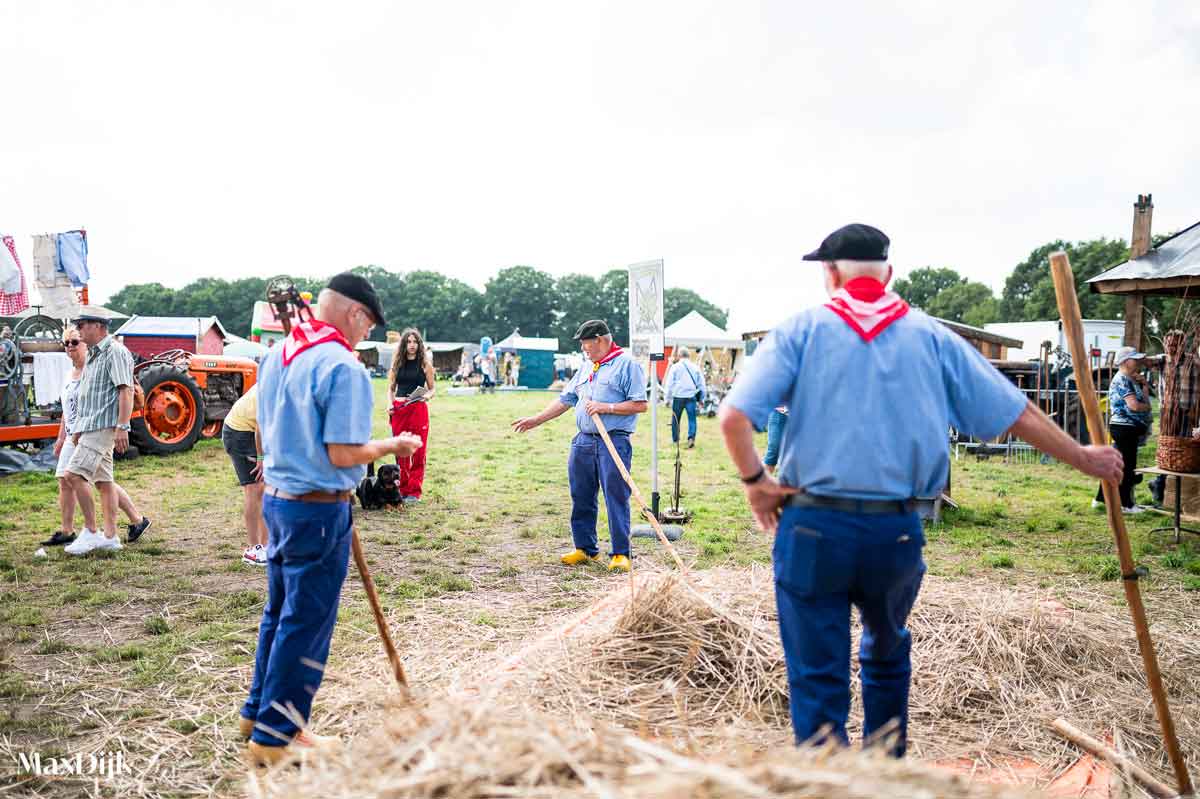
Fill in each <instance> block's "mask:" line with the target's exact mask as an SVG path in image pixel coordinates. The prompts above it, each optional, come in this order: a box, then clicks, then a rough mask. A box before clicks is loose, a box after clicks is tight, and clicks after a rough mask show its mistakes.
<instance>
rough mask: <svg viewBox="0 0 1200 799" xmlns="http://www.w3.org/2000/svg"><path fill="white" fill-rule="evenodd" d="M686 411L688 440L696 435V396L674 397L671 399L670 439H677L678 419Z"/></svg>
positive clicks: (675, 440) (673, 440) (674, 440)
mask: <svg viewBox="0 0 1200 799" xmlns="http://www.w3.org/2000/svg"><path fill="white" fill-rule="evenodd" d="M684 411H687V418H688V440H689V441H690V440H691V439H693V438H695V437H696V398H695V397H675V398H674V399H672V400H671V441H672V442H677V441H679V419H680V417H682V416H683V412H684Z"/></svg>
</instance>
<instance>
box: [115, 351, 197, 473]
mask: <svg viewBox="0 0 1200 799" xmlns="http://www.w3.org/2000/svg"><path fill="white" fill-rule="evenodd" d="M138 382H139V383H141V386H142V391H143V392H145V394H146V404H145V407H144V408H142V415H141V417H140V418H137V419H134V420H133V422H132V425H131V426H132V428H133V442H134V443H135V444H137V446H138V449H140V450H141V451H142V452H143V453H151V454H154V455H169V454H170V453H172V452H184V451H186V450H189V449H191V448H192V445H193V444H195V443H196V439H197V438H199V437H200V430H201V429H202V428H203V427H204V399H203V397H202V396H201V394H200V387H199V386H197V385H196V381H195V380H193V379H192V376H191V375H190V374H188V373H187V370H186V369H182V368H180V367H179V366H176V365H174V364H169V363H156V364H154V365H152V366H147V367H146V368H145V369H143V370H141V372H139V373H138Z"/></svg>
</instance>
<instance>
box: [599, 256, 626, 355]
mask: <svg viewBox="0 0 1200 799" xmlns="http://www.w3.org/2000/svg"><path fill="white" fill-rule="evenodd" d="M597 288H598V289H599V291H598V296H599V299H600V303H599V305H598V306H597V309H598V310H599V313H598V314H597V315H596V317H595V318H596V319H603V320H605V321H606V322H608V327H609V329H610V330H612V334H613V341H615V342H617V343H618V344H620V345H621V346H627V345H628V344H629V270H628V269H610V270H608V271H607V272H605V273H604V274H603V275H601V276H600V280H599V281H597Z"/></svg>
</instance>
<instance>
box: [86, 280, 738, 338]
mask: <svg viewBox="0 0 1200 799" xmlns="http://www.w3.org/2000/svg"><path fill="white" fill-rule="evenodd" d="M351 271H353V272H356V273H358V274H361V275H363V276H364V277H366V278H367V279H368V280H370V281H371V284H372V285H373V286H374V287H375V291H376V292H377V293H378V294H379V299H380V302H381V303H382V304H383V312H384V315H385V316H386V317H387V321H388V328H390V329H392V330H399V329H401V328H404V327H415V328H416V329H418V330H420V331H422V333H423V335H424V336H425V338H426V339H427V340H429V341H478V340H479V338H480V337H481V336H491V337H493V338H496V337H497V336H499V337H504V336H507V335H508V334H509V333H511V332H512V331H513V330H516V329H520V331H521V335H524V336H536V337H551V338H557V339H558V346H559V348H560V349H562V350H568V349H572V347H573V345H572V344H571V336H573V335H574V334H575V330H576V328H577V327H578V326H579V323H580V322H582V321H584V320H587V319H604V320H607V322H608V324H609V326H610V327H611V328H612V331H613V335H614V337H615V338H616V340H617V341H620V342H627V341H628V340H629V273H628V271H626V270H624V269H612V270H610V271H608V272H606V273H604V274H603V275H600V276H599V277H593V276H591V275H584V274H578V273H576V274H569V275H563V276H562V277H557V278H556V277H554V276H553V275H550V274H548V273H546V272H543V271H541V270H539V269H535V268H534V267H531V266H513V267H509V268H507V269H501V270H500V271H499V272H498V273H496V275H495V276H494V277H493V278H491V279H490V280H488V282H487V284H486V285H485V286H484V290H483V291H479V290H477V289H476V288H474V287H473V286H470V285H468V284H467V283H464V282H463V281H461V280H456V279H455V278H452V277H448V276H446V275H443V274H441V273H440V272H434V271H430V270H416V271H412V272H393V271H391V270H389V269H385V268H383V267H381V266H375V265H371V266H359V267H356V268H354V269H353V270H351ZM268 282H269V279H267V278H260V277H246V278H241V279H238V280H224V279H221V278H211V277H206V278H201V279H199V280H196V281H194V282H192V283H189V284H188V285H186V286H184V287H183V288H181V289H171V288H167V287H166V286H163V285H162V284H161V283H135V284H131V285H128V286H125V287H124V288H122V289H121V290H120V291H118V292H117V293H115V294H113V296H112V297H111V298H110V299H109V300H108V302H107V303H106V305H107V306H108V307H110V308H112V309H113V310H115V311H120V312H121V313H126V314H130V315H132V314H140V315H142V316H216V317H218V318H220V320H221V323H222V324H223V325H224V326H225V328H226V329H227V330H228V331H229V332H231V333H234V334H236V335H239V336H249V335H250V325H251V322H252V317H253V310H254V302H255V301H256V300H265V299H266V287H267V283H268ZM327 282H328V278H298V279H296V286H297V287H298V288H300V290H301V291H311V292H313V295H314V296H316V295H317V293H318V292H319V291H320V290H321V288H322V287H324V286H325V284H326V283H327ZM693 310H695V311H699V312H700V313H701V314H703V315H704V316H705V317H706V318H707V319H708V320H709V321H710V322H712V323H714V324H715V325H717V326H718V327H722V328H723V327H725V324H726V322H727V321H728V318H729V312H728V310H727V309H722V308H719V307H717V306H716V305H714V304H713V303H711V302H709V301H707V300H705V299H704V298H702V297H701V296H700V295H699V294H697V293H696V292H694V291H691V290H690V289H684V288H668V289H666V290H665V291H664V292H663V311H664V318H665V322H666V324H668V325H669V324H672V323H674V322H676V321H678V320H679V319H681V318H683V317H684V316H686V315H687V314H688V313H689V312H690V311H693ZM385 336H386V331H385V330H382V329H378V328H377V329H376V330H375V331H374V332H373V333H372V338H374V339H377V340H380V341H382V340H383V339H384V337H385Z"/></svg>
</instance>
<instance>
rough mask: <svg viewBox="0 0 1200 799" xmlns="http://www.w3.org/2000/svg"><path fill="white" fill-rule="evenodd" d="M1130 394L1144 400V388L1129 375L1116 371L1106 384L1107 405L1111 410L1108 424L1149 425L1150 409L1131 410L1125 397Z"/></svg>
mask: <svg viewBox="0 0 1200 799" xmlns="http://www.w3.org/2000/svg"><path fill="white" fill-rule="evenodd" d="M1130 394H1132V395H1133V396H1134V398H1135V399H1137V401H1138V402H1145V401H1146V390H1145V389H1143V388H1142V387H1141V386H1139V385H1138V384H1137V383H1135V382H1134V381H1133V380H1132V379H1131V378H1130V377H1129V375H1127V374H1125V373H1124V372H1117V374H1116V376H1115V377H1114V378H1113V379H1112V382H1111V383H1109V384H1108V407H1109V410H1110V411H1111V412H1112V413H1111V415H1110V416H1109V424H1127V425H1130V426H1132V427H1149V426H1150V411H1131V410H1129V406H1128V405H1127V404H1125V398H1126V397H1127V396H1129V395H1130Z"/></svg>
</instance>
